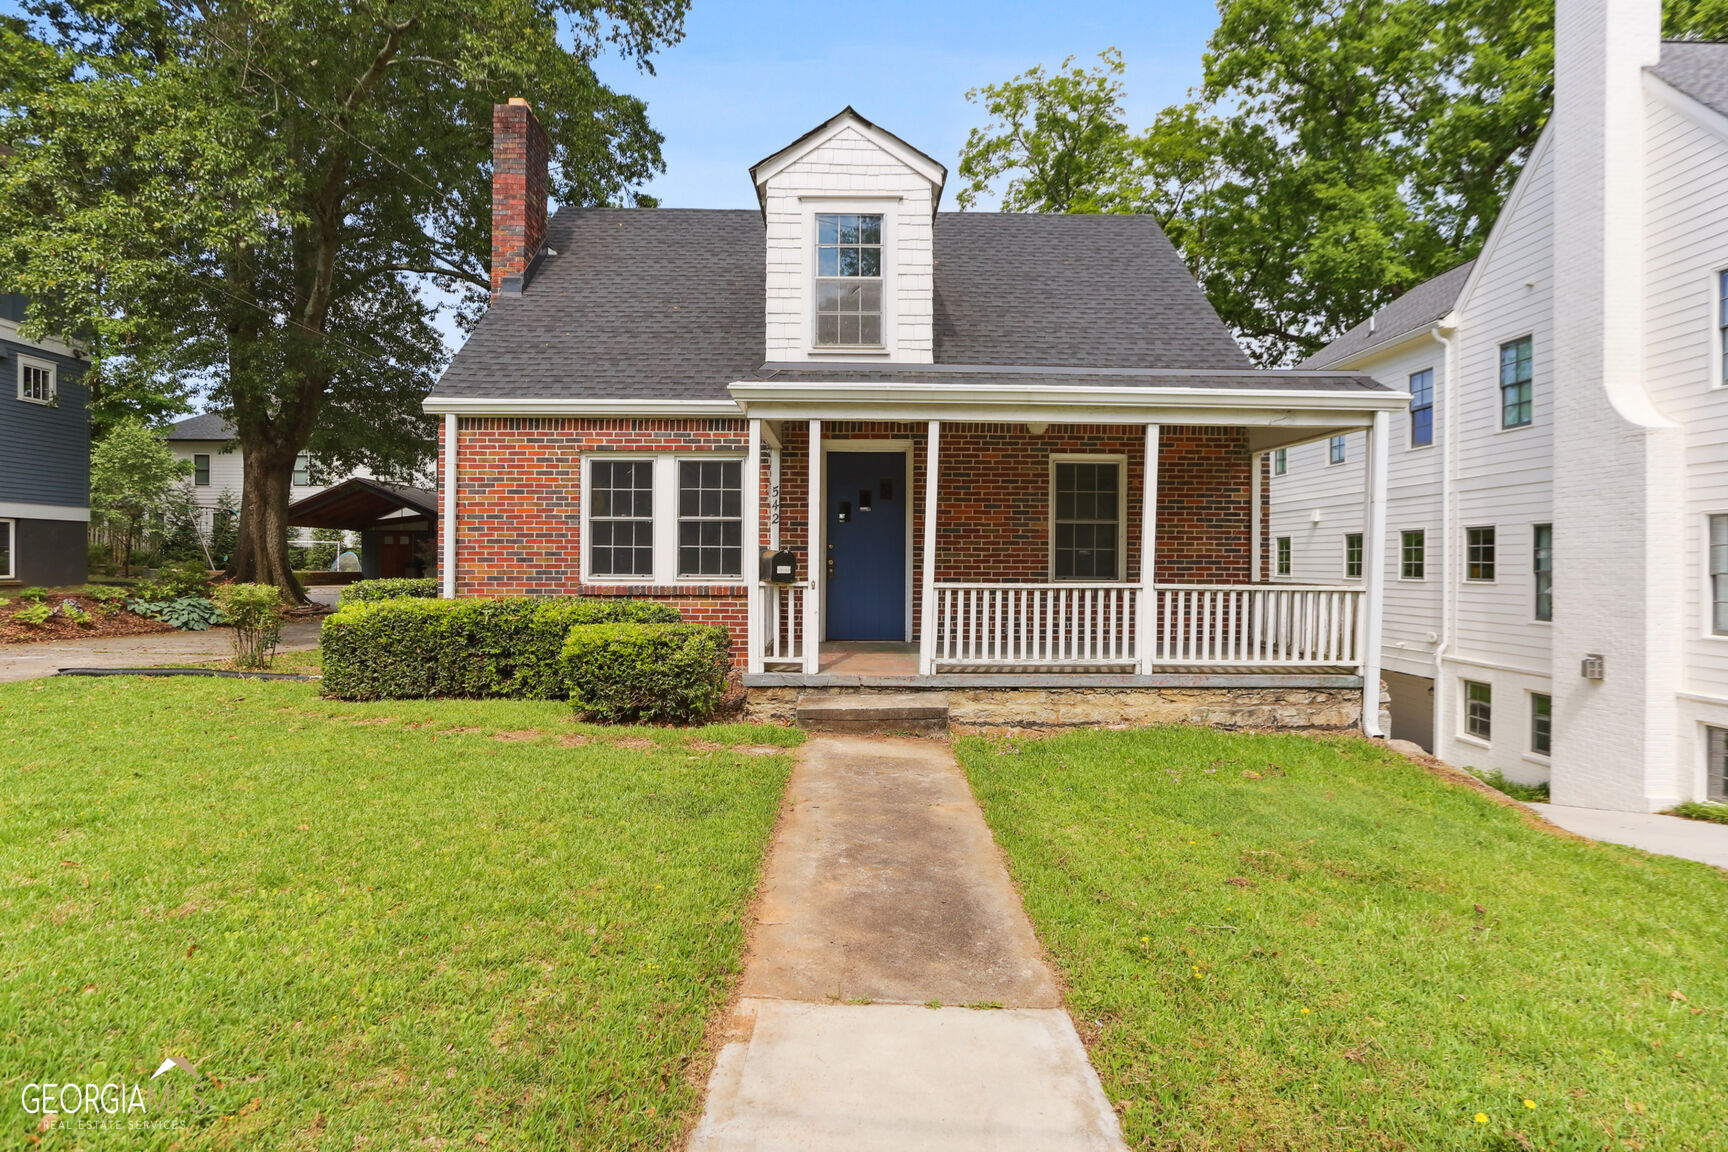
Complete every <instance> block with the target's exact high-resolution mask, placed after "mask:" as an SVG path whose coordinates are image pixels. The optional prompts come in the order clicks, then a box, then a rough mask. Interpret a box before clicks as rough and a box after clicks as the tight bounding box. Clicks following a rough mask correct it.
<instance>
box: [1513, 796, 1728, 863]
mask: <svg viewBox="0 0 1728 1152" xmlns="http://www.w3.org/2000/svg"><path fill="white" fill-rule="evenodd" d="M1525 807H1526V808H1529V809H1530V810H1531V811H1532V812H1535V813H1536V814H1537V815H1539V816H1541V817H1542V818H1543V819H1544V820H1547V821H1549V822H1550V823H1553V824H1558V825H1560V827H1562V828H1564V829H1566V830H1567V831H1568V832H1576V833H1578V835H1580V836H1588V837H1590V839H1592V840H1606V841H1608V843H1610V844H1625V845H1627V846H1628V847H1631V848H1642V849H1644V851H1646V852H1657V853H1660V854H1661V855H1663V856H1678V857H1680V858H1681V859H1683V860H1696V861H1698V862H1699V863H1701V864H1714V865H1715V866H1716V867H1718V868H1728V824H1710V823H1707V822H1706V821H1703V820H1686V819H1682V818H1681V817H1679V816H1664V815H1662V814H1661V813H1659V812H1605V811H1603V810H1602V809H1600V808H1562V807H1558V806H1556V805H1553V804H1526V805H1525Z"/></svg>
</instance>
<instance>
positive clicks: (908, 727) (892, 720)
mask: <svg viewBox="0 0 1728 1152" xmlns="http://www.w3.org/2000/svg"><path fill="white" fill-rule="evenodd" d="M798 727H800V728H807V729H809V730H810V731H812V732H946V731H948V697H946V696H944V695H943V694H942V693H940V692H871V693H846V694H844V695H824V696H818V695H812V694H805V695H802V696H800V697H798Z"/></svg>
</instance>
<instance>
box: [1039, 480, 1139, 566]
mask: <svg viewBox="0 0 1728 1152" xmlns="http://www.w3.org/2000/svg"><path fill="white" fill-rule="evenodd" d="M1055 488H1056V493H1055V494H1056V508H1055V515H1054V516H1052V517H1051V552H1052V564H1053V567H1054V570H1055V572H1054V575H1055V579H1057V580H1118V579H1121V555H1122V552H1121V544H1120V540H1121V519H1122V499H1121V493H1122V465H1121V463H1120V462H1119V461H1115V460H1110V461H1102V462H1096V463H1094V462H1090V461H1081V460H1058V461H1057V462H1056V478H1055Z"/></svg>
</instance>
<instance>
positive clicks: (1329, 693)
mask: <svg viewBox="0 0 1728 1152" xmlns="http://www.w3.org/2000/svg"><path fill="white" fill-rule="evenodd" d="M905 692H906V689H905V688H904V687H883V688H879V689H878V688H868V687H855V686H848V687H832V688H793V687H753V688H750V689H749V691H748V695H747V696H746V698H745V705H744V710H745V716H746V718H747V719H749V720H752V721H756V722H760V723H771V724H791V723H793V722H794V720H795V719H796V717H797V712H798V700H799V698H800V697H803V698H805V699H806V700H808V699H810V698H812V697H821V696H860V695H870V694H873V693H892V694H894V695H904V694H905ZM943 695H944V696H946V697H947V699H948V708H949V723H950V724H951V725H952V726H953V727H954V728H955V729H957V730H960V731H990V730H993V729H1003V728H1085V727H1111V726H1116V727H1140V726H1142V725H1148V724H1184V723H1191V724H1205V725H1208V726H1210V727H1214V728H1227V729H1228V728H1283V729H1291V730H1315V729H1320V730H1327V731H1341V730H1344V729H1351V728H1357V727H1359V726H1360V724H1361V720H1362V692H1361V689H1358V688H1319V687H1307V688H1223V687H1217V688H1206V687H1174V688H978V689H965V688H947V689H944V690H943Z"/></svg>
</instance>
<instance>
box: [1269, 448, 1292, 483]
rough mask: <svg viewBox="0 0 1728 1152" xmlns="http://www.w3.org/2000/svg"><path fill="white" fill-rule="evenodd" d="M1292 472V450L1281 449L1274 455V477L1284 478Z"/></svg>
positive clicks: (1274, 452)
mask: <svg viewBox="0 0 1728 1152" xmlns="http://www.w3.org/2000/svg"><path fill="white" fill-rule="evenodd" d="M1289 470H1290V450H1289V449H1288V448H1279V449H1276V450H1274V451H1273V453H1272V475H1274V476H1282V475H1284V473H1286V472H1288V471H1289Z"/></svg>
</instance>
